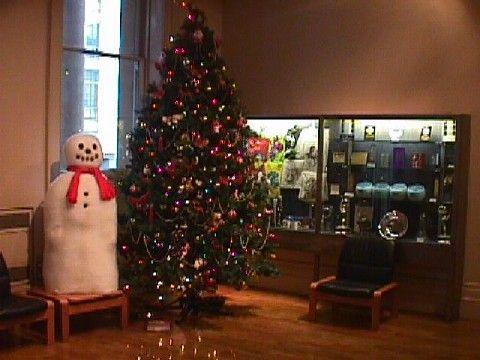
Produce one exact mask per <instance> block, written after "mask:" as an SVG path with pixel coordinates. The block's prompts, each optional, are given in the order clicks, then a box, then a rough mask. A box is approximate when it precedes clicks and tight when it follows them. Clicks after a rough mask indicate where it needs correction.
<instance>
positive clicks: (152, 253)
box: [120, 1, 276, 313]
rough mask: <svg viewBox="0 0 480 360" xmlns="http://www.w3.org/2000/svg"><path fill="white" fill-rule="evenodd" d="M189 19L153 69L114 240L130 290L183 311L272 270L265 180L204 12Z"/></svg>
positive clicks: (133, 142) (272, 244) (191, 11)
mask: <svg viewBox="0 0 480 360" xmlns="http://www.w3.org/2000/svg"><path fill="white" fill-rule="evenodd" d="M175 3H177V4H178V5H179V6H180V7H181V8H183V9H184V10H185V11H186V13H187V15H186V19H185V21H184V23H183V25H182V27H181V28H180V31H179V33H178V34H176V35H172V36H170V37H169V40H168V43H167V44H166V46H165V49H164V52H163V54H162V56H161V58H160V59H159V60H158V62H157V63H156V64H155V66H156V68H157V70H158V71H159V73H160V75H161V78H162V82H161V84H160V85H156V84H152V85H151V86H150V87H149V91H148V97H147V99H146V106H145V108H144V109H143V111H142V112H141V114H140V116H139V118H138V122H137V126H136V128H135V131H134V132H133V134H131V135H130V136H129V138H128V140H129V148H130V153H131V156H132V162H131V169H130V172H129V174H128V175H127V177H126V178H125V179H124V181H123V182H122V188H123V192H124V193H125V194H126V195H127V197H128V201H129V205H130V212H131V216H130V219H129V223H128V227H129V234H130V236H126V237H125V238H124V239H123V241H120V250H121V253H122V255H123V257H124V259H125V261H124V268H125V269H126V270H125V271H124V272H123V273H124V275H126V277H127V278H128V279H129V282H128V286H129V287H130V288H131V290H132V291H133V292H135V291H136V290H137V292H139V293H141V294H142V295H143V296H144V298H148V301H147V302H148V303H149V304H150V305H152V304H154V303H156V304H157V305H161V304H162V303H165V302H166V301H167V299H170V298H171V297H173V296H179V297H180V299H181V303H182V306H183V310H184V313H190V312H197V311H198V308H197V305H198V301H197V300H198V299H199V297H200V296H201V295H202V293H203V292H205V291H214V290H215V289H216V286H217V284H218V282H225V283H229V284H233V285H236V286H238V287H242V286H243V285H244V284H245V282H246V281H247V280H248V279H249V278H250V277H252V276H255V275H259V274H263V275H270V274H274V273H276V268H275V266H274V265H273V264H272V263H271V262H270V258H271V256H272V255H273V250H274V247H275V241H274V240H275V236H274V234H272V233H271V232H270V217H271V215H272V210H271V209H270V207H269V206H270V205H269V200H268V184H267V182H266V179H265V177H264V176H262V175H261V173H260V172H259V169H258V168H256V166H255V161H254V158H253V156H251V154H249V151H248V139H250V138H252V137H255V136H256V135H255V134H254V133H253V132H252V131H251V130H250V128H249V127H248V126H247V122H246V118H245V116H244V113H245V111H244V109H243V107H242V105H241V103H240V100H239V97H238V93H237V88H236V84H235V82H234V81H233V79H231V78H230V77H229V75H228V72H227V67H226V64H225V61H224V60H223V59H222V57H221V56H220V55H219V54H218V49H219V46H220V43H221V42H220V40H219V39H218V38H216V37H215V36H214V33H213V31H212V30H211V29H210V28H208V27H207V26H206V24H205V15H204V13H203V12H202V11H200V10H199V9H196V8H194V7H192V6H191V5H190V4H189V3H187V2H183V1H182V2H178V1H176V2H175Z"/></svg>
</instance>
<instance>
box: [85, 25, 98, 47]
mask: <svg viewBox="0 0 480 360" xmlns="http://www.w3.org/2000/svg"><path fill="white" fill-rule="evenodd" d="M99 28H100V24H99V23H96V24H88V25H87V31H86V32H85V34H86V39H85V45H86V47H93V48H94V49H97V48H98V30H99Z"/></svg>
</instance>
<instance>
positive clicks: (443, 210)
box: [438, 205, 451, 240]
mask: <svg viewBox="0 0 480 360" xmlns="http://www.w3.org/2000/svg"><path fill="white" fill-rule="evenodd" d="M450 217H451V216H450V210H449V209H448V207H447V206H446V205H440V206H439V207H438V239H441V240H448V239H450V234H449V231H448V230H449V227H450V226H449V225H450Z"/></svg>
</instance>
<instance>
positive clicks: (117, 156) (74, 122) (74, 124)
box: [61, 0, 147, 169]
mask: <svg viewBox="0 0 480 360" xmlns="http://www.w3.org/2000/svg"><path fill="white" fill-rule="evenodd" d="M145 4H146V2H145V1H142V0H109V1H99V0H84V1H77V0H65V1H64V19H63V21H64V33H63V74H62V126H61V131H62V133H61V142H62V144H61V146H63V143H64V142H65V141H66V139H67V138H68V137H69V136H71V135H72V134H75V133H77V132H87V133H90V134H93V135H95V136H97V137H98V138H99V139H100V142H101V143H102V148H103V152H104V159H105V160H104V164H103V168H104V169H109V168H117V167H124V166H125V164H127V163H128V162H129V159H128V156H127V153H126V147H127V144H126V135H127V133H129V132H131V131H132V129H133V126H134V122H135V116H136V110H138V109H139V108H140V107H141V104H140V103H139V99H140V98H141V94H140V92H141V89H142V88H143V79H142V76H141V75H142V74H143V72H142V69H143V64H144V59H143V57H142V56H141V51H140V46H139V44H140V34H141V33H142V32H141V31H140V29H139V24H140V23H143V21H141V16H145V15H146V14H147V11H146V8H145V6H146V5H145ZM61 167H62V168H66V163H65V158H64V155H63V154H62V158H61Z"/></svg>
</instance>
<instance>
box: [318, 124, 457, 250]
mask: <svg viewBox="0 0 480 360" xmlns="http://www.w3.org/2000/svg"><path fill="white" fill-rule="evenodd" d="M455 137H456V128H455V120H454V119H402V118H398V119H362V118H356V119H345V118H332V119H328V118H327V119H325V120H324V122H323V154H322V155H323V165H322V172H321V173H322V189H321V194H322V203H321V205H320V209H319V214H320V226H319V227H320V232H321V233H340V234H345V233H369V232H370V233H374V232H380V234H381V235H382V236H384V237H386V238H390V239H397V238H401V239H404V240H411V241H417V242H428V241H435V242H442V243H449V242H450V232H451V217H452V216H451V215H452V214H451V211H452V200H453V199H452V196H453V182H454V169H455Z"/></svg>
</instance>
